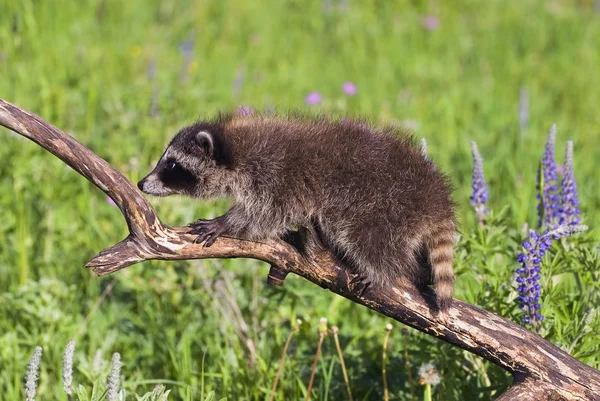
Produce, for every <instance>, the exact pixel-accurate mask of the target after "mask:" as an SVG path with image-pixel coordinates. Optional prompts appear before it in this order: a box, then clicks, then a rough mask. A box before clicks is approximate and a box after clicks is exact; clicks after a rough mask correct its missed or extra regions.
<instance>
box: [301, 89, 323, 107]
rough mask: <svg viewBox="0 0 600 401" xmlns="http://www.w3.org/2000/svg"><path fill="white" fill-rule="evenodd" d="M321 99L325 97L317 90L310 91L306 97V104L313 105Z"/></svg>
mask: <svg viewBox="0 0 600 401" xmlns="http://www.w3.org/2000/svg"><path fill="white" fill-rule="evenodd" d="M321 100H323V97H322V96H321V94H320V93H319V92H316V91H313V92H310V93H309V94H308V95H306V98H305V99H304V101H305V102H306V104H308V105H311V106H313V105H315V104H319V103H321Z"/></svg>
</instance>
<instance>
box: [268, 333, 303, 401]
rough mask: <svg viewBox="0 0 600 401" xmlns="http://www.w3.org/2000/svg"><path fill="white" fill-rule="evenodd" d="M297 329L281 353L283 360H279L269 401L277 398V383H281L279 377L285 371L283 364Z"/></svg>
mask: <svg viewBox="0 0 600 401" xmlns="http://www.w3.org/2000/svg"><path fill="white" fill-rule="evenodd" d="M296 331H297V329H292V331H291V332H290V335H289V336H288V338H287V340H286V341H285V345H284V346H283V351H282V352H281V358H280V359H279V368H278V369H277V374H276V375H275V381H274V382H273V388H271V395H270V396H269V401H273V398H274V397H275V390H277V383H278V382H279V377H280V376H281V372H282V371H283V362H284V361H285V356H286V354H287V350H288V347H289V346H290V343H291V342H292V337H294V333H296Z"/></svg>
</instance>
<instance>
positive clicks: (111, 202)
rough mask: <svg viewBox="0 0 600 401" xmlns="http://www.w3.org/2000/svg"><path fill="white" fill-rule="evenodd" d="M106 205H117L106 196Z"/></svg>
mask: <svg viewBox="0 0 600 401" xmlns="http://www.w3.org/2000/svg"><path fill="white" fill-rule="evenodd" d="M106 203H108V204H109V205H111V206H114V207H117V204H116V203H115V201H114V200H113V199H112V198H111V197H110V196H108V195H106Z"/></svg>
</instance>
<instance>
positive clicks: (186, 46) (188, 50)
mask: <svg viewBox="0 0 600 401" xmlns="http://www.w3.org/2000/svg"><path fill="white" fill-rule="evenodd" d="M178 48H179V51H180V52H181V54H182V55H183V57H184V58H185V59H186V60H188V59H191V57H192V52H193V51H194V40H193V39H189V40H186V41H185V42H182V43H180V44H179V46H178Z"/></svg>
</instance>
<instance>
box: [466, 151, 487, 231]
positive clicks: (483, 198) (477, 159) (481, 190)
mask: <svg viewBox="0 0 600 401" xmlns="http://www.w3.org/2000/svg"><path fill="white" fill-rule="evenodd" d="M471 151H472V153H473V192H472V195H471V198H470V200H471V205H472V206H473V207H474V208H475V212H476V213H477V218H478V219H479V224H480V225H481V226H483V220H484V216H485V214H486V213H487V209H486V207H485V204H486V203H487V201H488V197H489V194H488V187H487V185H486V184H485V177H484V175H483V159H482V158H481V154H480V153H479V149H477V144H476V143H475V141H472V142H471Z"/></svg>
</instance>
